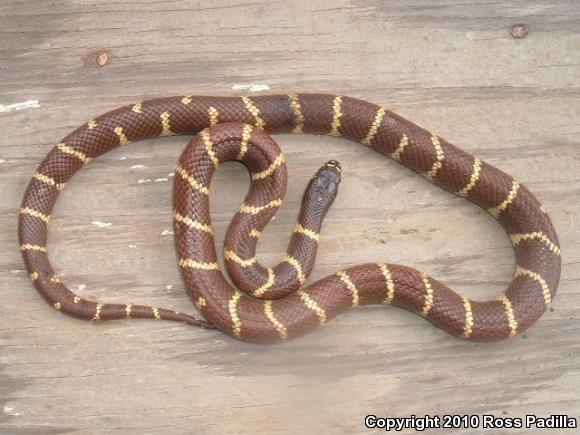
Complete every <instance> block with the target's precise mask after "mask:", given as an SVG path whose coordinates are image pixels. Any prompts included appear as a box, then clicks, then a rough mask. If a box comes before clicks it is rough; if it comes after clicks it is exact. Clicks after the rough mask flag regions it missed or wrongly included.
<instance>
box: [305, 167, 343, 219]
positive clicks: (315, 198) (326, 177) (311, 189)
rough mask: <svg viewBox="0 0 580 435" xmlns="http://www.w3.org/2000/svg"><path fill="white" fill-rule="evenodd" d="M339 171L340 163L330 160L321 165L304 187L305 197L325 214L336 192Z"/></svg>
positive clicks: (338, 182)
mask: <svg viewBox="0 0 580 435" xmlns="http://www.w3.org/2000/svg"><path fill="white" fill-rule="evenodd" d="M340 172H341V167H340V163H338V162H337V161H336V160H330V161H328V162H326V163H325V164H324V165H322V167H321V168H320V169H319V170H318V171H317V172H316V174H315V175H314V177H313V178H312V180H311V181H310V184H309V185H308V187H307V188H306V193H305V199H306V200H307V201H308V202H311V203H312V204H313V205H315V206H316V207H317V208H318V209H319V210H320V211H323V214H326V211H327V210H328V209H329V208H330V206H331V205H332V203H333V202H334V199H335V198H336V195H337V194H338V186H339V184H340Z"/></svg>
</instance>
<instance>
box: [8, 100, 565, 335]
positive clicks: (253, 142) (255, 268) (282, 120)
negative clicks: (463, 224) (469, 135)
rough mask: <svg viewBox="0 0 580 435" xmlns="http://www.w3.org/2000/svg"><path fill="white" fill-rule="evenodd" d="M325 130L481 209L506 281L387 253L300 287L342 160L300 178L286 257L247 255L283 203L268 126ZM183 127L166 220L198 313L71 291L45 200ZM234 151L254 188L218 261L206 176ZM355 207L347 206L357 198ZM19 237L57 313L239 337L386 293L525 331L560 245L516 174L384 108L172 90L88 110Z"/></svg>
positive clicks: (397, 301)
mask: <svg viewBox="0 0 580 435" xmlns="http://www.w3.org/2000/svg"><path fill="white" fill-rule="evenodd" d="M283 133H295V134H302V133H305V134H306V133H307V134H315V135H330V136H334V137H338V138H344V139H348V140H351V141H353V142H356V143H359V144H362V145H363V146H365V147H367V148H370V149H372V150H374V151H376V152H379V153H381V154H383V155H385V156H388V157H390V158H392V159H394V160H396V161H398V162H400V163H402V164H403V165H405V166H406V167H408V168H410V169H412V170H413V171H415V172H417V173H419V174H421V175H422V176H423V177H424V178H425V179H426V180H428V181H430V182H432V183H434V184H435V185H437V186H439V187H441V188H443V189H445V190H447V191H449V192H451V193H454V194H456V195H459V196H460V197H462V198H465V199H467V200H469V201H471V202H473V203H475V204H476V205H478V206H479V207H481V208H483V209H484V210H486V211H487V212H488V213H489V215H491V216H492V217H493V218H495V219H496V220H497V221H498V222H499V224H500V225H501V226H502V227H503V228H504V230H505V231H506V233H507V235H508V236H509V239H510V241H511V244H512V247H513V249H514V252H515V263H516V265H515V271H514V274H513V277H512V280H511V282H510V284H509V285H508V287H507V289H505V291H503V293H501V296H499V297H498V298H494V299H491V300H484V301H478V300H471V299H469V298H467V297H465V296H462V295H461V294H459V293H457V292H455V291H454V290H452V289H450V288H449V287H447V286H446V285H445V284H443V283H441V282H440V281H438V280H436V279H435V278H432V277H431V276H429V275H427V274H426V273H425V272H423V271H421V270H418V269H414V268H410V267H407V266H403V265H397V264H391V263H386V262H380V263H367V264H362V265H357V266H352V267H348V268H346V269H344V270H341V271H338V272H337V273H335V274H332V275H330V276H327V277H326V278H323V279H321V280H319V281H317V282H315V283H313V284H310V285H307V286H305V285H304V284H305V282H306V280H307V279H308V277H309V275H310V273H311V272H312V269H313V264H314V261H315V257H316V251H317V247H318V244H319V243H320V233H321V230H322V221H323V220H324V217H325V215H326V213H327V211H328V210H329V208H330V206H331V205H332V203H333V201H334V198H335V197H336V195H337V192H338V188H339V185H340V182H341V171H342V168H341V165H340V164H339V163H338V162H336V161H335V160H330V161H328V162H327V163H326V164H324V165H323V166H322V167H321V168H320V169H319V170H318V171H317V172H316V174H315V175H314V177H313V178H312V179H311V180H310V182H309V183H308V186H307V188H306V190H305V193H304V197H303V200H302V203H301V209H300V212H299V214H298V219H297V223H296V226H295V228H294V230H293V233H292V235H291V239H290V243H289V246H288V250H287V253H286V255H285V256H284V258H283V259H282V260H281V261H280V262H279V263H278V264H277V265H276V266H275V267H265V266H263V265H261V264H260V263H259V262H258V260H257V259H256V256H255V253H256V244H257V243H258V240H259V238H260V236H261V234H262V231H263V230H264V228H265V227H266V225H267V224H268V222H269V221H270V220H271V219H272V218H273V216H274V214H275V213H276V211H277V210H278V209H279V208H280V207H281V205H282V202H283V198H284V194H285V190H286V183H287V181H286V179H287V166H286V161H285V157H284V154H283V153H282V152H281V151H280V148H279V147H278V145H277V144H276V142H275V141H274V140H273V139H272V137H271V135H272V134H283ZM171 135H193V138H192V139H191V140H190V142H189V144H188V145H187V146H186V147H185V149H184V151H183V153H182V155H181V157H180V159H179V162H178V164H177V166H176V169H175V178H174V195H173V227H174V234H175V247H176V252H177V258H178V265H179V269H180V271H181V274H182V277H183V281H184V283H185V287H186V291H187V294H188V295H189V297H190V298H191V300H192V302H193V303H194V304H195V306H196V307H197V310H198V311H199V312H200V313H201V315H202V316H203V318H199V317H196V316H194V315H190V314H185V313H182V312H178V311H174V310H170V309H164V308H157V307H152V306H146V305H137V304H117V303H103V302H99V301H94V300H89V299H86V298H84V297H81V296H79V295H78V294H75V293H74V292H72V291H71V290H70V289H68V288H67V287H66V286H65V284H64V283H63V282H62V281H61V279H60V278H59V275H58V274H56V273H55V271H54V269H53V267H52V265H51V263H50V261H49V256H48V250H47V234H48V224H49V221H50V217H51V213H52V210H53V206H54V204H55V202H56V200H57V198H58V196H59V194H60V192H61V191H62V189H63V188H64V187H65V185H66V183H68V182H69V180H70V179H71V177H72V176H73V175H74V174H75V173H76V172H77V171H78V170H79V169H81V168H82V167H84V166H85V165H86V164H88V163H89V162H90V161H91V160H93V159H94V158H96V157H98V156H100V155H102V154H103V153H105V152H107V151H109V150H111V149H114V148H117V147H120V146H124V145H126V144H128V143H130V142H135V141H138V140H142V139H147V138H153V137H158V136H171ZM227 161H238V162H241V163H242V164H243V165H244V166H245V167H246V168H247V169H248V171H249V174H250V175H249V176H250V188H249V191H248V194H247V196H246V197H245V198H244V201H243V203H242V205H241V206H240V208H239V209H238V210H237V212H236V213H235V215H234V217H233V219H232V221H231V222H230V225H229V227H228V230H227V233H226V237H225V241H224V247H223V255H224V263H225V266H226V269H227V271H228V273H229V275H230V278H231V280H232V282H233V283H234V285H232V284H230V283H229V282H228V280H227V279H226V277H225V276H224V274H223V272H222V271H221V269H220V266H219V264H218V261H217V258H218V257H217V252H216V247H215V243H214V232H213V227H212V224H211V219H210V207H209V187H210V183H211V180H212V176H213V174H214V173H215V171H216V170H217V169H218V167H219V166H220V165H221V164H222V163H224V162H227ZM355 206H356V205H355ZM18 232H19V244H20V251H21V253H22V256H23V259H24V263H25V266H26V270H27V273H28V276H29V277H30V280H31V281H32V283H33V285H34V287H35V288H36V289H37V290H38V292H39V293H40V294H41V295H42V296H43V297H44V299H45V300H46V301H47V302H48V303H49V304H50V305H52V306H53V307H54V308H55V309H56V310H58V311H61V312H63V313H65V314H68V315H71V316H74V317H77V318H80V319H86V320H112V319H134V318H149V319H162V320H170V321H177V322H183V323H187V324H190V325H194V326H199V327H202V328H206V329H218V330H220V331H221V332H223V333H225V334H227V335H229V336H231V337H234V338H236V339H239V340H243V341H248V342H258V343H269V342H279V341H284V340H288V339H292V338H295V337H298V336H301V335H303V334H305V333H307V332H309V331H311V330H313V329H316V328H317V327H319V326H320V325H324V324H326V323H327V322H329V321H330V320H331V319H332V318H333V317H335V316H337V315H338V314H340V313H343V312H345V311H347V310H348V309H350V308H353V307H357V306H359V305H365V304H389V305H395V306H397V307H401V308H403V309H406V310H409V311H411V312H414V313H416V314H418V315H420V316H422V317H424V318H425V319H427V320H428V321H430V322H431V323H432V324H434V325H435V326H437V327H439V328H441V329H443V330H444V331H446V332H448V333H449V334H451V335H453V336H455V337H459V338H463V339H468V340H476V341H494V340H501V339H505V338H509V337H513V336H515V335H516V334H518V333H521V332H522V331H525V330H526V329H527V328H528V327H530V326H531V325H532V324H533V323H534V322H536V321H537V320H538V319H539V317H540V316H541V315H542V314H543V313H544V312H545V310H546V309H547V307H548V306H549V305H550V304H551V302H552V301H553V299H554V296H555V293H556V289H557V286H558V282H559V278H560V269H561V250H560V247H559V242H558V238H557V235H556V231H555V229H554V226H553V224H552V222H551V220H550V218H549V216H548V214H547V212H546V209H545V208H544V206H543V205H542V204H541V203H540V202H539V201H538V199H536V197H535V196H534V195H533V194H532V193H531V192H530V191H529V190H528V189H527V188H526V187H525V186H524V185H522V184H520V183H519V182H517V181H516V180H515V179H514V178H512V177H511V176H509V175H507V174H506V173H504V172H502V171H501V170H499V169H497V168H495V167H494V166H492V165H490V164H487V163H486V162H484V161H482V160H481V159H480V158H478V157H475V156H473V155H471V154H469V153H467V152H465V151H462V150H460V149H458V148H457V147H455V146H454V145H452V144H451V143H449V142H448V141H446V140H445V139H443V138H442V137H440V136H438V135H436V134H433V133H431V132H429V131H428V130H426V129H424V128H423V127H420V126H418V125H416V124H414V123H412V122H410V121H408V120H406V119H405V118H403V117H401V116H399V115H397V114H395V113H394V112H392V111H391V110H389V109H387V108H386V107H383V106H378V105H375V104H372V103H369V102H366V101H363V100H360V99H356V98H351V97H347V96H343V95H331V94H307V93H300V94H287V95H259V96H242V97H237V96H236V97H225V96H218V97H212V96H176V97H166V98H158V99H153V100H148V101H142V102H138V103H134V104H129V105H127V106H125V107H122V108H119V109H116V110H113V111H110V112H108V113H105V114H104V115H101V116H99V117H97V118H95V119H92V120H90V121H89V122H87V123H85V124H84V125H82V126H81V127H79V128H77V129H76V130H74V131H73V132H72V133H70V134H69V135H68V136H66V137H65V138H64V139H63V140H62V141H60V142H59V143H58V144H56V146H54V147H53V148H52V150H51V151H50V152H49V153H48V154H47V155H46V157H45V158H44V160H43V161H42V162H41V164H40V166H39V167H38V168H37V170H36V171H35V172H34V174H33V176H32V179H31V180H30V183H29V185H28V187H27V189H26V191H25V194H24V197H23V201H22V205H21V208H20V210H19V230H18Z"/></svg>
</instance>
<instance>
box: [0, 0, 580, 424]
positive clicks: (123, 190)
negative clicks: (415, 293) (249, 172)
mask: <svg viewBox="0 0 580 435" xmlns="http://www.w3.org/2000/svg"><path fill="white" fill-rule="evenodd" d="M579 20H580V6H579V4H578V2H576V1H573V0H560V1H548V0H535V1H530V2H519V1H515V0H511V1H504V2H484V3H482V2H475V1H467V2H465V1H463V2H457V1H453V0H445V1H441V2H437V5H435V4H434V3H430V2H426V1H420V0H413V1H388V2H381V1H360V0H354V1H353V0H351V1H347V0H338V1H333V2H330V1H321V2H311V1H305V0H304V1H291V2H279V3H275V4H273V3H272V2H268V1H265V0H255V1H252V2H236V1H232V0H229V1H228V0H214V1H199V2H190V1H184V0H168V1H157V2H154V1H142V2H122V1H117V0H106V1H103V2H91V1H87V0H76V1H74V2H70V1H53V2H49V3H46V4H44V5H41V4H34V5H33V6H32V5H31V4H29V3H27V2H19V1H17V0H7V1H5V2H3V4H2V5H0V29H1V30H0V32H1V34H2V38H0V74H1V78H2V79H1V80H0V95H1V97H0V98H1V99H0V105H1V106H0V108H1V109H0V121H1V125H2V135H1V136H0V159H1V160H0V198H1V199H2V200H1V202H0V242H1V243H0V262H1V263H2V265H3V268H2V273H0V287H1V288H2V289H3V292H2V295H3V302H2V304H1V305H0V346H1V352H0V432H2V433H9V434H14V433H65V432H68V433H98V432H107V431H116V432H118V433H135V432H145V433H158V432H161V431H163V432H167V433H192V432H194V433H200V434H205V433H208V434H209V433H230V432H236V433H258V434H260V433H264V434H271V433H287V432H302V433H320V432H323V433H327V432H330V431H332V432H333V433H351V432H359V431H360V432H362V431H364V428H363V418H364V416H365V415H367V414H371V413H374V414H376V415H380V416H387V415H388V416H408V415H410V414H416V415H422V414H466V413H478V414H480V415H481V414H484V413H485V414H495V415H497V416H510V417H522V416H524V415H525V414H532V413H536V414H541V415H549V414H565V413H568V414H571V415H574V416H575V417H576V418H578V417H580V398H579V396H578V393H577V392H578V390H579V388H580V376H579V374H578V370H577V368H578V365H579V363H580V338H579V337H580V334H578V326H577V324H578V322H577V320H578V319H579V317H580V309H579V308H578V307H580V291H579V288H580V286H579V285H578V284H579V281H580V273H579V268H578V263H579V262H580V231H579V229H580V228H579V224H578V218H577V216H578V213H579V212H580V205H579V204H580V201H579V199H580V179H579V176H578V174H580V170H579V169H580V158H579V154H578V147H579V146H580V143H579V141H578V137H580V123H579V118H578V113H580V98H579V96H580V91H579V88H578V86H579V81H578V77H580V67H579V65H580V32H579V30H580V26H579V25H578V23H579ZM518 23H521V24H524V25H525V26H527V29H528V33H527V35H526V36H525V38H522V39H515V38H513V37H512V36H511V35H510V29H511V27H512V26H513V25H515V24H518ZM104 53H106V54H104ZM98 62H100V63H101V64H104V65H103V66H98ZM252 84H253V85H258V86H257V87H256V86H254V88H253V89H255V90H256V89H257V90H259V89H264V88H265V87H268V88H269V91H270V92H287V91H318V92H333V93H335V92H336V93H342V94H345V95H351V96H354V97H360V98H364V99H368V100H370V101H373V102H376V103H380V104H385V105H387V106H388V107H390V108H392V109H394V110H395V111H397V112H398V113H400V114H401V115H403V116H405V117H408V118H409V119H412V120H414V121H416V122H418V123H419V124H421V125H425V126H428V127H429V129H431V130H432V131H435V132H438V133H439V134H441V135H442V136H443V137H446V138H448V139H449V140H450V141H451V142H453V143H455V144H457V145H459V146H460V147H462V148H464V149H466V150H468V151H470V152H472V153H474V154H477V155H479V156H480V157H482V158H483V159H485V160H486V161H488V162H490V163H491V164H494V165H497V166H498V167H499V168H501V169H503V170H505V171H506V172H508V173H510V174H511V175H513V176H515V177H516V178H517V179H518V180H520V181H521V182H522V183H524V184H526V185H527V186H528V187H529V188H530V189H531V190H532V191H533V192H534V193H535V194H536V195H537V196H538V198H539V199H540V200H541V201H542V202H543V203H544V204H545V205H546V208H547V209H548V211H549V213H550V215H551V217H552V218H553V221H554V223H555V225H556V228H557V230H558V232H559V235H560V241H561V246H562V250H563V263H564V264H563V271H562V282H561V285H560V289H559V294H558V296H557V297H556V298H555V301H554V304H553V306H552V308H551V309H550V311H549V312H547V313H546V314H545V316H544V317H542V319H541V320H540V321H539V322H538V324H537V325H535V326H534V327H532V328H531V329H530V330H529V331H528V332H526V333H525V334H524V335H522V336H518V337H516V338H514V339H512V340H510V341H506V342H502V343H497V344H491V345H488V344H485V345H484V344H475V343H466V342H463V341H460V340H457V339H453V338H451V337H449V336H447V335H446V334H445V333H443V332H441V331H439V330H437V329H436V328H434V327H432V326H431V325H429V324H428V323H426V322H425V321H424V320H422V319H420V318H419V317H417V316H415V315H413V314H410V313H407V312H404V311H402V310H397V309H389V308H385V307H365V308H361V309H358V310H355V311H352V312H349V313H347V314H345V315H343V316H341V317H339V318H337V319H335V320H333V321H332V322H331V323H330V324H329V325H328V326H327V327H325V328H322V329H321V330H319V331H316V332H314V333H312V334H310V335H308V336H306V337H304V338H301V339H299V340H295V341H292V342H289V343H285V344H282V345H276V346H257V345H248V344H244V343H240V342H237V341H235V340H232V339H230V338H227V337H225V336H224V335H222V334H220V333H217V332H216V333H214V332H207V331H201V330H197V329H191V328H188V327H185V326H181V325H173V324H170V323H168V322H167V324H165V323H155V322H154V321H139V322H103V323H101V324H92V323H88V322H81V321H79V320H75V319H71V318H67V317H65V316H62V315H58V314H57V313H55V312H54V310H52V309H51V308H50V307H49V306H48V305H47V304H45V303H44V302H43V301H42V299H41V298H40V297H39V295H38V294H37V293H36V292H35V291H34V289H33V288H32V286H31V285H30V283H29V282H28V281H27V279H26V276H25V274H24V273H23V271H22V262H21V259H20V256H19V253H18V250H17V237H16V227H15V223H16V219H17V215H16V211H17V209H18V206H19V202H20V200H21V197H22V194H23V192H24V189H25V187H26V184H27V182H28V179H29V177H30V176H31V173H32V172H33V171H34V168H35V167H36V166H37V165H38V163H39V162H40V160H41V159H42V157H43V156H44V155H45V154H46V153H47V152H48V150H49V149H50V147H51V146H52V145H53V144H54V143H56V142H57V141H58V140H59V139H60V138H61V137H63V136H64V135H66V134H67V133H68V132H69V131H70V130H72V129H73V128H75V127H76V126H78V125H80V124H81V123H83V122H86V121H87V120H89V119H91V118H93V117H94V116H95V115H97V114H99V113H102V112H105V111H108V110H111V109H113V108H116V107H118V106H121V105H124V104H128V103H131V102H134V101H139V100H143V99H146V98H153V97H158V96H165V95H181V94H185V95H190V94H216V95H241V94H242V93H247V92H250V93H257V92H252V91H251V90H250V88H251V85H252ZM244 87H245V88H246V89H241V88H244ZM35 106H38V107H35ZM17 109H20V110H17ZM278 139H279V142H280V144H281V146H282V148H283V149H284V151H285V153H286V156H287V161H288V166H289V170H290V175H291V181H290V186H289V192H288V194H287V200H286V202H285V205H284V207H283V209H282V210H281V211H280V212H279V213H278V216H277V218H276V220H275V221H274V222H273V223H272V224H271V225H270V226H269V227H268V229H267V230H266V231H265V234H264V237H263V239H262V240H261V241H260V245H259V259H260V260H261V261H263V262H264V263H275V262H277V261H278V260H279V259H280V258H281V257H282V256H283V254H284V251H285V248H286V244H287V242H288V239H289V234H290V231H291V228H292V226H293V225H294V220H295V216H296V213H297V211H298V206H299V201H300V198H301V194H302V189H303V188H304V186H305V185H306V183H307V181H308V179H309V178H310V176H311V175H312V174H313V173H314V172H315V171H316V169H317V168H318V167H319V166H320V165H321V164H322V163H324V162H325V161H326V160H328V158H329V156H332V158H336V159H338V160H340V161H341V162H342V164H343V167H344V169H345V170H344V181H343V184H342V186H341V192H340V195H339V198H338V199H337V201H336V203H335V205H334V207H333V209H332V211H331V213H330V214H329V216H328V218H327V223H326V225H325V228H324V231H323V241H322V245H321V249H320V254H319V258H318V261H317V266H316V268H315V270H314V273H313V274H312V277H311V279H310V280H309V281H310V282H313V281H314V280H316V279H318V278H321V277H323V276H326V275H327V274H330V273H333V272H334V271H336V270H338V269H339V268H341V267H345V266H348V265H353V264H357V263H362V262H367V261H377V260H386V261H390V262H397V263H401V264H406V265H410V266H415V267H419V268H421V269H423V270H425V271H426V272H428V273H429V274H431V275H432V276H434V277H436V278H437V279H439V280H441V281H443V282H445V283H447V284H449V285H450V286H452V287H453V288H456V289H458V290H460V291H461V292H462V293H464V294H465V295H467V296H470V297H473V298H476V299H488V298H491V297H495V296H497V295H498V294H499V293H500V292H501V291H502V289H503V288H504V287H505V286H506V284H507V283H508V282H509V280H510V277H511V274H512V269H513V266H514V260H513V254H512V251H511V248H510V245H509V242H508V240H507V238H506V237H505V235H504V234H503V232H502V231H501V229H500V228H499V226H498V225H497V224H496V223H495V222H494V221H493V220H492V219H490V218H489V217H488V216H487V215H486V214H485V213H484V212H483V211H481V210H479V209H477V208H476V207H475V206H473V205H472V204H469V203H467V202H466V201H463V200H461V199H459V198H455V197H453V196H451V195H449V194H447V193H445V192H442V191H441V190H439V189H437V188H436V187H434V186H432V185H430V184H429V183H427V182H426V181H425V180H424V179H423V178H422V177H420V176H417V175H416V174H414V173H412V172H410V171H409V170H407V169H406V168H404V167H402V166H400V165H398V164H397V163H395V162H393V161H388V160H386V159H384V158H383V157H382V156H380V155H375V154H373V153H370V152H368V150H366V149H364V148H363V147H360V146H357V145H355V144H351V143H347V142H345V141H342V140H339V139H334V138H326V137H325V138H320V137H310V136H307V137H296V136H292V137H288V136H283V137H279V138H278ZM186 140H187V139H186V138H179V137H174V138H165V139H156V140H150V141H147V142H146V143H140V144H132V145H130V146H127V147H123V148H121V149H117V150H115V151H112V152H110V153H108V154H107V155H105V156H103V157H101V158H99V159H97V160H95V161H94V162H93V163H91V165H89V166H88V167H87V168H86V169H85V170H83V171H81V172H80V173H79V174H78V175H77V176H76V177H75V178H74V180H73V181H72V182H71V183H70V185H69V186H67V188H66V189H65V191H64V192H63V194H62V197H61V199H60V200H59V202H58V204H57V206H56V209H55V213H54V220H53V225H52V226H51V230H50V251H51V258H52V259H53V261H54V264H55V267H56V268H57V270H58V271H60V272H61V273H62V275H63V280H64V281H65V283H66V284H67V285H69V286H71V288H73V289H77V290H78V291H79V293H81V294H83V295H86V296H87V297H93V298H98V299H102V300H106V301H119V302H129V301H138V302H143V303H151V304H155V305H158V306H167V307H170V308H175V309H180V310H183V311H188V312H189V311H192V310H193V309H192V308H191V306H190V303H189V301H188V299H187V297H186V296H185V293H184V291H183V284H182V282H181V279H180V277H179V274H178V270H177V266H176V264H175V254H174V251H173V242H172V237H171V235H170V234H167V231H166V230H168V229H170V227H171V216H170V214H171V177H170V176H169V174H170V172H172V168H173V167H174V165H175V162H176V160H177V158H178V156H179V154H180V152H181V149H182V147H183V146H184V144H185V143H186ZM148 180H151V181H148ZM246 180H247V176H246V174H245V172H244V170H243V169H242V168H241V167H239V166H236V165H235V164H226V165H224V167H223V169H221V170H220V171H219V173H218V174H217V176H216V180H215V183H214V185H213V186H212V192H211V195H212V196H211V197H212V219H213V221H214V224H215V227H216V232H217V235H216V239H217V240H218V243H221V241H222V240H223V236H224V234H225V230H226V227H227V224H228V222H229V220H230V218H231V216H232V215H233V212H234V210H235V209H236V208H237V207H238V205H239V203H240V201H241V200H242V198H243V196H244V193H245V190H246V184H245V183H246ZM93 222H104V223H111V225H110V226H107V227H100V226H98V225H97V224H92V223H93ZM520 432H524V431H518V430H514V431H510V432H509V433H514V434H515V433H520ZM457 433H473V431H472V430H460V431H458V432H457Z"/></svg>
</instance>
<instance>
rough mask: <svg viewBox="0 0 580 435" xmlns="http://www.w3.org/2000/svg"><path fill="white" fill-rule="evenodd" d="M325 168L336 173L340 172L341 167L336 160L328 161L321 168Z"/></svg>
mask: <svg viewBox="0 0 580 435" xmlns="http://www.w3.org/2000/svg"><path fill="white" fill-rule="evenodd" d="M326 167H330V168H335V169H336V170H337V171H338V172H340V171H342V167H341V166H340V163H339V162H338V161H337V160H329V161H328V162H326V163H325V164H324V166H323V168H326Z"/></svg>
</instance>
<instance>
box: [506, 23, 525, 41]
mask: <svg viewBox="0 0 580 435" xmlns="http://www.w3.org/2000/svg"><path fill="white" fill-rule="evenodd" d="M510 34H511V35H512V38H514V39H523V38H525V37H526V36H528V28H527V27H526V26H524V25H523V24H516V25H514V26H512V29H511V31H510Z"/></svg>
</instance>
